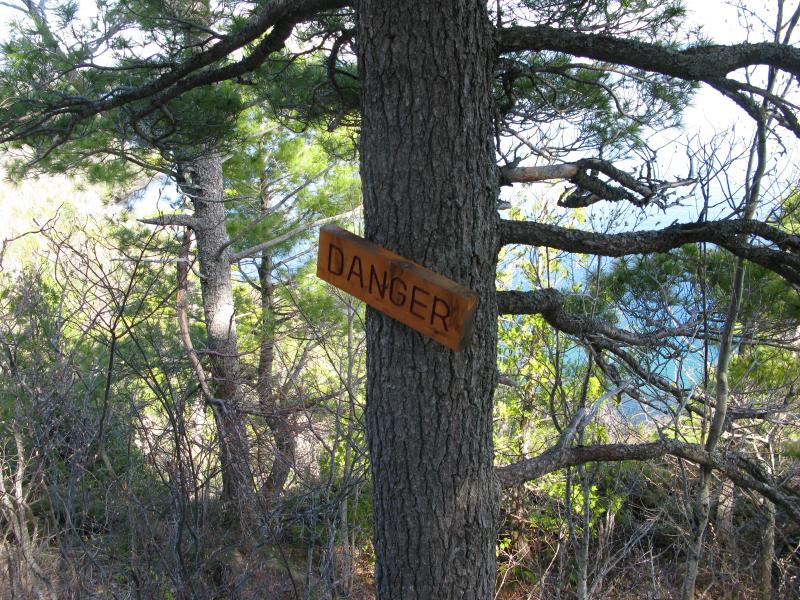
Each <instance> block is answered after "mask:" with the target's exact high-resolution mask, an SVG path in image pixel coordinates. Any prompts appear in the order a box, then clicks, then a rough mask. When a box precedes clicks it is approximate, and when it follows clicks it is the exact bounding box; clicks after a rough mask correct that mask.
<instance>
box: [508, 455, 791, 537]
mask: <svg viewBox="0 0 800 600" xmlns="http://www.w3.org/2000/svg"><path fill="white" fill-rule="evenodd" d="M666 455H671V456H675V457H677V458H682V459H684V460H688V461H689V462H692V463H694V464H697V465H702V466H708V467H710V468H712V469H716V470H718V471H720V472H722V473H723V474H725V475H726V476H727V477H728V478H730V480H731V481H733V482H734V483H735V484H736V485H738V486H739V487H742V488H746V489H751V490H754V491H756V492H758V493H760V494H761V495H763V496H764V497H766V498H769V499H770V500H772V501H773V502H774V503H775V504H779V505H780V506H782V507H783V508H784V509H785V510H786V511H787V512H788V513H789V514H790V515H791V517H792V519H794V520H795V521H797V522H798V523H800V510H799V509H798V507H797V505H796V500H795V499H794V498H792V497H790V496H789V495H787V494H785V493H784V492H782V491H781V490H779V489H777V488H776V487H774V486H772V485H770V484H769V483H767V482H764V481H762V480H761V479H757V478H756V477H754V476H753V475H752V474H750V473H746V472H744V471H743V470H742V469H740V468H739V466H738V465H737V461H735V460H732V459H730V458H728V457H727V456H725V455H723V454H722V453H720V452H711V453H709V452H706V451H705V450H704V449H703V448H701V447H700V446H697V445H695V444H687V443H685V442H681V441H678V440H667V439H663V440H659V441H657V442H650V443H643V444H602V445H597V446H579V447H571V448H557V447H554V448H550V449H549V450H547V451H545V452H544V453H542V454H540V455H539V456H536V457H534V458H529V459H525V460H521V461H519V462H516V463H513V464H510V465H505V466H502V467H495V474H496V475H497V478H498V479H499V481H500V485H501V486H502V487H503V488H509V487H512V486H515V485H519V484H522V483H525V482H526V481H531V480H534V479H537V478H539V477H542V476H543V475H546V474H547V473H552V472H553V471H557V470H558V469H564V468H566V467H574V466H577V465H583V464H586V463H590V462H619V461H628V460H636V461H641V460H653V459H656V458H661V457H663V456H666Z"/></svg>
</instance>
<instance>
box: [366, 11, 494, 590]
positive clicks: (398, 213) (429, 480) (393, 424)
mask: <svg viewBox="0 0 800 600" xmlns="http://www.w3.org/2000/svg"><path fill="white" fill-rule="evenodd" d="M358 20H359V35H358V40H359V44H358V59H359V70H360V77H361V81H362V85H363V88H362V94H363V96H362V115H363V121H362V137H361V144H362V146H361V175H362V185H363V192H364V216H365V221H366V235H367V237H368V238H369V239H370V240H372V241H374V242H376V243H378V244H380V245H382V246H385V247H387V248H389V249H390V250H392V251H395V252H397V253H399V254H401V255H403V256H406V257H408V258H410V259H412V260H414V261H417V262H419V263H421V264H423V265H425V266H426V267H428V268H430V269H433V270H434V271H437V272H439V273H442V274H444V275H446V276H447V277H450V278H452V279H454V280H455V281H457V282H459V283H461V284H463V285H466V286H468V287H470V288H472V289H473V290H475V291H477V292H478V294H479V295H480V302H479V305H478V310H477V315H476V321H475V334H474V338H473V340H472V342H471V343H470V344H469V345H468V346H467V348H466V349H464V350H463V351H462V352H457V353H455V352H452V351H450V350H448V349H446V348H444V347H443V346H440V345H439V344H437V343H435V342H433V341H431V340H429V339H426V338H424V337H423V336H421V335H420V334H418V333H416V332H414V331H412V330H411V329H409V328H407V327H406V326H404V325H402V324H400V323H398V322H396V321H394V320H392V319H390V318H388V317H386V316H384V315H382V314H380V313H378V312H376V311H373V310H371V309H368V314H367V374H368V375H367V415H366V417H367V436H368V442H369V451H370V457H371V463H372V477H373V510H374V519H375V534H374V535H375V548H376V566H375V571H376V590H377V595H378V598H380V599H389V598H397V599H402V600H414V599H416V598H426V599H434V598H435V599H439V600H444V599H447V598H461V599H467V598H484V599H485V598H493V597H494V573H495V549H494V542H495V525H496V523H495V521H496V511H497V498H498V491H497V490H498V488H497V487H496V485H495V483H494V479H493V474H492V450H493V449H492V394H493V390H494V386H495V379H496V366H495V360H496V345H497V324H496V323H497V309H496V302H495V297H494V295H495V289H494V279H495V267H496V260H497V259H496V254H497V252H496V251H497V233H496V230H497V214H496V210H495V201H496V197H497V181H496V170H495V166H494V164H495V163H494V159H495V156H494V149H493V145H492V141H491V140H492V131H491V117H492V106H491V103H492V89H491V82H492V58H491V57H492V54H493V52H492V45H493V40H492V35H491V28H490V24H489V21H488V17H487V14H486V11H485V6H484V3H483V2H480V1H474V0H443V1H442V2H435V3H420V2H412V1H409V0H390V1H385V0H381V1H370V0H365V1H363V2H361V3H360V4H359V7H358Z"/></svg>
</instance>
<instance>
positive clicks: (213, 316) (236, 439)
mask: <svg viewBox="0 0 800 600" xmlns="http://www.w3.org/2000/svg"><path fill="white" fill-rule="evenodd" d="M180 175H181V177H180V179H181V181H180V184H181V188H182V190H183V191H184V192H185V193H186V194H188V195H189V196H190V198H191V200H192V204H193V205H194V217H195V219H196V223H197V224H196V226H195V227H194V232H195V239H196V241H197V251H198V262H199V266H200V290H201V293H202V299H203V312H204V315H205V321H206V322H205V325H206V334H207V346H208V353H209V359H210V362H211V373H212V376H213V381H212V389H213V393H214V398H215V402H214V406H213V409H214V420H215V423H216V426H217V433H218V438H219V447H220V469H221V471H222V498H223V500H224V501H226V502H229V503H232V504H234V505H237V506H238V508H239V509H241V511H242V512H241V514H245V515H246V514H248V513H249V511H250V495H251V494H250V490H251V485H252V479H251V476H250V468H249V454H250V452H249V445H248V440H247V435H246V429H245V424H244V420H243V418H242V413H241V412H240V410H239V408H240V406H239V405H240V401H241V398H240V390H239V383H240V381H239V371H240V364H239V356H238V349H237V340H236V323H235V321H234V304H233V287H232V283H231V264H230V248H228V247H226V244H227V242H228V231H227V227H226V215H225V205H224V203H223V202H222V200H223V195H222V189H223V183H222V160H221V158H220V156H219V155H218V154H216V153H212V154H209V155H207V156H203V157H201V158H197V159H194V160H192V161H191V162H189V163H186V164H184V165H181V168H180Z"/></svg>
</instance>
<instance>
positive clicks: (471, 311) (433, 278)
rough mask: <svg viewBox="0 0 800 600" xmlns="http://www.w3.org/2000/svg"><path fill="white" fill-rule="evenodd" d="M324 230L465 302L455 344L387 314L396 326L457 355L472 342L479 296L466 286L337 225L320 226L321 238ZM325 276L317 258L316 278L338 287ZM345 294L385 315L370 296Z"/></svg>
mask: <svg viewBox="0 0 800 600" xmlns="http://www.w3.org/2000/svg"><path fill="white" fill-rule="evenodd" d="M323 231H325V232H327V233H328V234H330V235H332V236H334V238H336V237H339V238H343V239H344V240H346V241H347V242H349V243H351V244H353V245H354V246H357V247H360V248H362V249H363V250H364V251H365V252H367V253H371V254H375V255H377V256H380V257H381V258H382V259H383V260H385V261H386V262H387V263H392V264H394V265H396V266H397V267H400V268H401V269H404V270H406V271H408V272H409V273H411V274H413V276H415V277H418V278H419V279H422V280H424V281H426V282H428V283H430V284H432V285H435V286H438V287H440V288H442V289H444V290H447V291H449V292H451V293H453V294H455V295H459V296H462V299H463V302H464V311H463V320H462V323H463V326H462V328H461V335H460V337H458V338H457V339H455V340H453V342H455V343H451V340H450V339H447V338H443V339H437V338H435V337H432V336H431V335H430V334H428V333H425V332H422V331H419V330H418V329H416V328H414V327H412V326H410V325H409V324H408V323H404V322H403V321H401V320H399V319H397V318H396V317H392V316H391V315H387V316H389V317H390V318H393V319H395V320H397V321H398V322H399V323H403V324H404V325H405V326H407V327H409V328H410V329H413V330H415V331H418V333H420V334H421V335H424V336H425V337H427V338H429V339H432V340H433V341H435V342H436V343H438V344H440V345H442V346H445V347H446V348H449V349H451V350H454V351H456V352H460V351H461V350H463V349H464V348H465V347H466V346H467V344H468V343H469V342H470V340H471V339H472V334H473V330H474V322H475V311H476V308H477V305H478V300H479V298H480V296H479V295H478V293H477V292H475V291H473V290H471V289H469V288H468V287H466V286H464V285H461V284H460V283H458V282H456V281H453V280H452V279H450V278H448V277H445V276H444V275H441V274H439V273H436V272H434V271H431V270H430V269H428V268H427V267H424V266H422V265H420V264H418V263H416V262H414V261H412V260H410V259H408V258H405V257H404V256H400V255H399V254H397V253H395V252H392V251H391V250H388V249H386V248H384V247H383V246H380V245H378V244H376V243H374V242H370V241H369V240H366V239H364V238H362V237H361V236H358V235H356V234H354V233H352V232H350V231H348V230H346V229H343V228H341V227H339V226H338V225H323V226H322V227H320V236H321V235H322V232H323ZM320 252H321V248H320ZM325 273H326V271H325V270H324V269H323V268H322V266H321V265H320V263H319V259H318V262H317V277H319V278H320V279H322V280H323V281H326V282H327V283H329V284H330V285H333V286H334V287H338V286H337V285H336V283H335V282H333V281H331V280H330V279H329V278H328V277H325V276H324V275H325ZM345 291H346V292H347V293H349V294H351V295H353V296H355V297H357V298H359V299H360V300H362V301H364V302H365V303H366V304H368V305H370V306H372V307H373V308H374V309H375V310H378V311H379V312H384V311H383V310H382V309H381V306H380V305H379V304H377V303H375V302H374V301H373V300H372V298H371V297H370V296H369V294H354V293H352V292H351V291H349V290H345ZM384 314H385V313H384Z"/></svg>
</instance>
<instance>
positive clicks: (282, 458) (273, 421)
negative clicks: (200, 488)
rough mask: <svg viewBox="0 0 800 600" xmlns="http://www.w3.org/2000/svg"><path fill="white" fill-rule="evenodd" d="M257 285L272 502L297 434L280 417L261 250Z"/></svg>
mask: <svg viewBox="0 0 800 600" xmlns="http://www.w3.org/2000/svg"><path fill="white" fill-rule="evenodd" d="M260 208H261V216H262V217H266V216H267V215H268V214H269V213H270V211H271V210H272V209H271V207H270V193H269V189H268V188H267V177H266V174H263V175H262V178H261V207H260ZM258 282H259V288H260V296H261V339H260V341H259V351H258V370H257V373H258V383H257V386H256V387H257V389H258V401H259V404H260V405H261V409H262V411H263V412H264V415H265V416H264V419H265V421H266V424H267V427H269V430H270V433H271V434H272V439H273V440H274V442H275V448H274V452H275V455H274V458H273V460H272V466H271V467H270V471H269V474H268V475H267V478H266V480H265V482H264V486H263V488H262V491H261V493H262V496H263V497H264V499H265V500H267V501H274V500H275V499H276V498H278V497H280V495H281V494H282V493H283V489H284V487H285V486H286V482H287V480H288V479H289V473H290V472H291V469H292V467H293V466H294V460H295V452H296V446H297V439H296V433H295V432H294V431H293V427H292V422H291V420H290V419H289V418H288V417H287V416H286V415H285V414H283V412H282V410H283V409H285V408H286V406H285V399H284V398H282V397H281V394H279V393H276V390H277V389H278V388H277V386H276V385H275V377H274V373H273V371H274V363H275V307H274V291H275V284H274V282H273V280H272V254H271V252H270V251H269V250H263V251H262V252H261V256H260V259H259V263H258Z"/></svg>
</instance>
